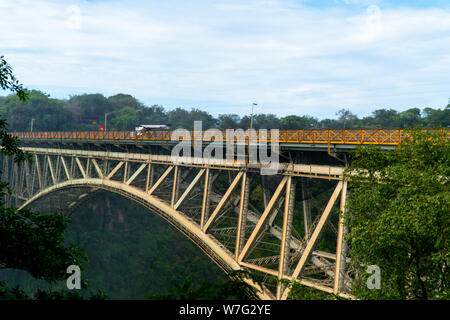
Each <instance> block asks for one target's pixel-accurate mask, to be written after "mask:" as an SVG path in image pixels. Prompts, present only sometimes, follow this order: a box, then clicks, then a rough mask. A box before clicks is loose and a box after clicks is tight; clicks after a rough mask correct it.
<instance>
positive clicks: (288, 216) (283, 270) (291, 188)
mask: <svg viewBox="0 0 450 320" xmlns="http://www.w3.org/2000/svg"><path fill="white" fill-rule="evenodd" d="M294 203H295V181H294V179H293V178H292V177H288V180H287V183H286V196H285V200H284V216H283V229H282V236H281V248H280V261H279V266H278V281H279V282H278V285H277V295H276V297H277V300H280V299H281V296H282V293H283V291H284V290H285V288H286V286H285V285H284V284H283V283H281V279H283V276H286V275H287V273H288V271H289V265H288V261H289V247H290V246H289V242H290V240H291V228H292V218H293V215H294Z"/></svg>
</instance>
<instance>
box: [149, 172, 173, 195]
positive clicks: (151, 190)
mask: <svg viewBox="0 0 450 320" xmlns="http://www.w3.org/2000/svg"><path fill="white" fill-rule="evenodd" d="M173 168H175V166H170V167H168V168H167V169H166V171H164V173H163V174H162V176H161V177H160V178H159V179H158V181H156V183H155V184H154V185H153V186H152V187H151V189H150V190H148V194H152V193H153V191H155V190H156V188H158V187H159V185H160V184H161V183H162V182H163V181H164V179H165V178H166V177H167V176H168V175H169V173H170V172H171V171H172V170H173Z"/></svg>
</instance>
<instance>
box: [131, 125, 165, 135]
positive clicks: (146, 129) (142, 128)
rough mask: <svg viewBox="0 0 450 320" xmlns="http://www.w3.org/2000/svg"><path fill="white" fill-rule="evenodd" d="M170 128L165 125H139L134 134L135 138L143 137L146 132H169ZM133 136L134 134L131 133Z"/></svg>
mask: <svg viewBox="0 0 450 320" xmlns="http://www.w3.org/2000/svg"><path fill="white" fill-rule="evenodd" d="M169 129H170V126H169V125H166V124H141V125H139V126H138V127H136V128H135V129H134V131H135V132H136V136H137V137H140V136H143V135H144V134H145V133H146V132H150V131H153V130H157V131H161V130H169ZM131 134H132V136H134V133H131Z"/></svg>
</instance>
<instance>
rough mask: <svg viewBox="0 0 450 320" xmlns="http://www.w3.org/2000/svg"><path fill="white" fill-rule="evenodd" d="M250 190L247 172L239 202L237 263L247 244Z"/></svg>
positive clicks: (243, 177)
mask: <svg viewBox="0 0 450 320" xmlns="http://www.w3.org/2000/svg"><path fill="white" fill-rule="evenodd" d="M249 188H250V180H249V179H248V176H247V172H244V174H243V176H242V187H241V199H240V201H239V217H238V225H237V230H236V249H235V259H236V261H237V260H238V259H239V254H240V253H241V251H242V248H243V247H244V242H245V229H246V226H247V208H248V196H249Z"/></svg>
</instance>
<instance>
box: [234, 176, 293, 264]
mask: <svg viewBox="0 0 450 320" xmlns="http://www.w3.org/2000/svg"><path fill="white" fill-rule="evenodd" d="M287 180H288V176H284V177H283V179H282V180H281V182H280V184H279V185H278V187H277V190H275V193H274V194H273V196H272V198H271V199H270V201H269V203H268V204H267V207H266V209H265V210H264V212H263V214H262V215H261V218H260V219H259V221H258V223H257V224H256V227H255V229H254V230H253V232H252V234H251V235H250V238H249V239H248V241H247V243H246V244H245V246H244V248H243V249H242V252H241V254H240V255H239V260H238V262H239V263H241V262H242V260H243V259H244V257H245V255H246V254H247V251H248V249H249V248H250V246H251V245H252V244H253V241H254V240H255V238H256V236H257V235H258V233H259V230H260V229H261V227H262V226H263V225H264V223H265V222H266V220H267V217H268V216H269V213H270V211H271V210H272V207H273V205H274V204H275V202H276V201H277V199H278V197H279V196H280V193H281V191H283V188H284V186H285V185H286V182H287Z"/></svg>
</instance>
